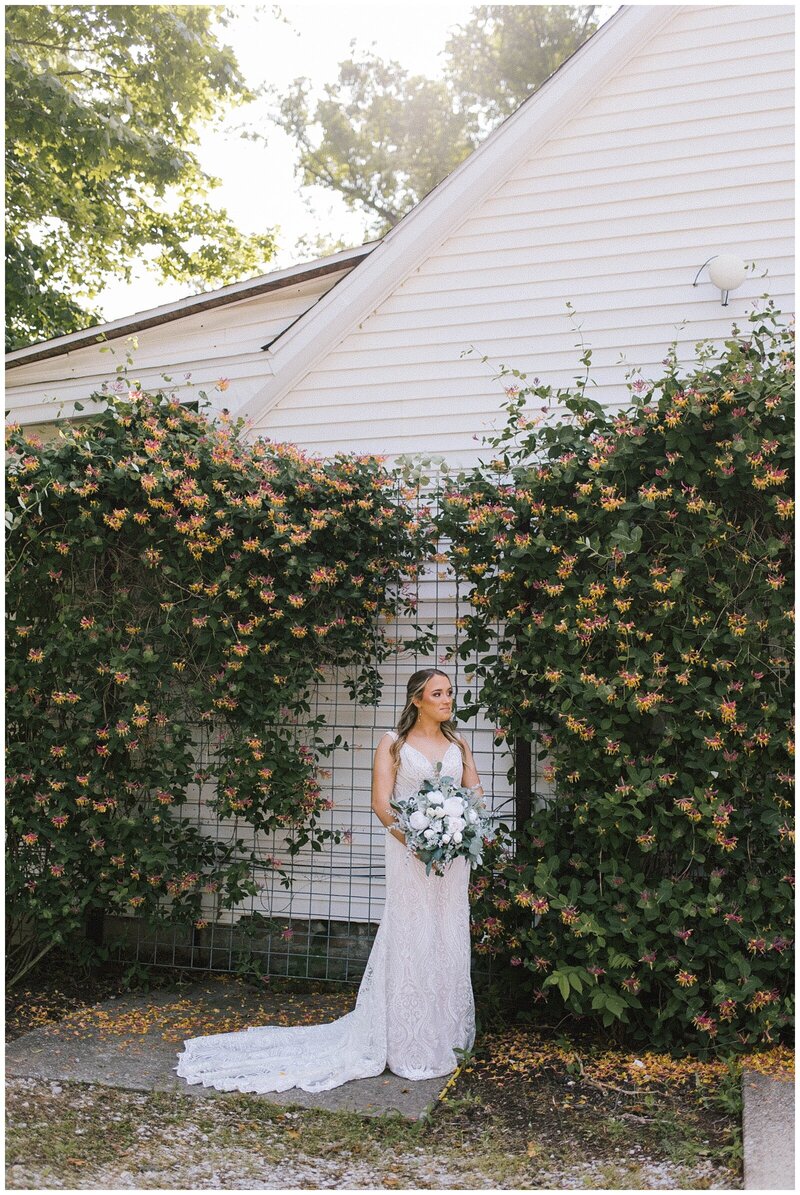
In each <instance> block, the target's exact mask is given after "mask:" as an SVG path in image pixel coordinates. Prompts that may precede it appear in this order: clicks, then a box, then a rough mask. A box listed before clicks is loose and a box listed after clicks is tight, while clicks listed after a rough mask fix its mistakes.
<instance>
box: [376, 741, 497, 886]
mask: <svg viewBox="0 0 800 1195" xmlns="http://www.w3.org/2000/svg"><path fill="white" fill-rule="evenodd" d="M440 769H441V764H437V765H436V773H437V775H436V779H435V780H424V781H423V782H422V787H421V788H420V790H419V792H418V793H416V795H415V796H413V797H405V798H404V799H403V800H401V801H390V802H389V803H390V805H391V807H392V808H393V809H394V810H395V812H396V814H397V824H398V826H399V828H400V829H401V830H402V831H403V833H404V834H405V836H406V843H407V845H408V849H409V850H410V851H414V852H415V853H416V854H417V855H418V856H419V858H420V859H421V860H422V862H423V863H424V864H425V873H426V875H430V873H431V869H432V868H433V869H434V870H435V872H436V874H437V875H442V873H443V871H444V865H445V863H448V862H449V861H450V860H451V859H457V858H459V857H463V858H465V859H468V860H469V862H470V866H471V867H477V866H478V865H479V864H480V863H481V862H482V861H483V857H482V855H481V851H482V849H483V843H484V840H485V839H486V838H487V837H489V821H488V818H486V816H485V810H486V803H485V801H484V800H483V798H482V797H477V796H476V795H475V793H474V792H473V791H472V789H471V788H462V787H460V786H459V785H457V784H456V783H455V781H454V780H453V778H452V776H441V775H439V771H440Z"/></svg>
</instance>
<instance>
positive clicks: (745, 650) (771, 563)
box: [439, 304, 794, 1050]
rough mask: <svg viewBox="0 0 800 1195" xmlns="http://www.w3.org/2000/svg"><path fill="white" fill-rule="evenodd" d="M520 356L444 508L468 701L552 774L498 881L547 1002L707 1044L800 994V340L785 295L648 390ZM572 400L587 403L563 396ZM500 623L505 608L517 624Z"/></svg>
mask: <svg viewBox="0 0 800 1195" xmlns="http://www.w3.org/2000/svg"><path fill="white" fill-rule="evenodd" d="M583 363H584V365H585V366H586V372H585V374H584V376H583V378H582V379H581V380H580V381H579V382H578V383H577V384H576V386H575V387H573V388H571V389H565V390H558V391H554V390H553V389H552V388H551V387H550V386H548V385H544V384H541V383H538V381H535V382H533V383H532V384H529V383H528V382H527V379H526V377H525V375H524V374H522V373H520V372H519V371H515V370H508V369H503V370H502V371H501V375H500V376H501V377H502V378H503V380H504V383H505V384H506V386H507V391H506V393H507V401H506V403H505V404H504V405H505V409H506V411H507V416H508V420H507V425H506V427H505V428H504V429H503V430H502V431H501V432H499V433H498V434H497V435H495V436H494V437H492V438H491V439H489V440H488V443H489V446H490V448H491V450H492V451H493V453H494V456H493V458H492V459H491V460H490V461H488V462H486V463H482V464H481V465H479V466H478V467H476V468H475V469H474V470H471V471H469V472H465V473H462V474H460V475H459V476H458V478H457V482H456V484H455V485H453V486H451V487H450V489H449V491H448V492H447V493H446V494H445V496H444V499H443V502H442V515H441V518H440V520H439V528H440V532H441V533H443V534H444V535H446V536H447V537H448V538H449V539H450V540H451V541H452V546H451V548H450V560H451V564H452V567H453V569H454V570H455V572H456V574H457V576H458V578H459V581H460V582H461V583H462V585H464V586H465V587H466V588H468V590H469V592H468V595H467V599H466V600H467V603H468V604H469V605H470V606H471V612H470V613H467V614H466V615H465V616H464V617H463V618H462V619H461V629H462V634H463V638H462V640H461V648H460V650H461V654H462V655H463V657H464V658H465V659H467V658H469V657H470V656H472V655H473V653H476V652H477V653H478V663H477V666H476V667H475V670H474V677H473V680H474V685H473V687H472V688H471V691H470V692H469V693H467V698H466V705H465V707H464V708H463V710H462V715H463V716H464V717H467V718H468V717H471V716H473V715H474V714H475V712H477V710H478V708H480V707H483V708H485V709H486V710H488V712H489V714H490V716H491V717H492V718H493V719H494V720H495V725H496V726H497V733H498V735H499V736H500V737H501V738H502V737H507V738H508V739H509V740H511V739H517V738H522V739H526V740H529V741H532V742H533V744H534V750H535V752H536V754H537V758H538V760H539V761H540V762H541V765H542V769H543V770H542V777H543V779H544V780H545V782H546V785H545V787H546V788H547V789H549V791H550V794H551V795H550V796H549V798H548V799H547V800H543V801H540V802H539V808H537V809H536V811H535V812H534V814H533V816H532V818H531V820H530V823H529V824H528V825H526V826H523V827H520V828H519V830H518V833H517V841H516V845H515V849H514V854H513V857H511V856H510V853H509V851H508V850H506V851H505V852H503V851H501V850H500V849H499V848H498V850H497V851H496V852H495V859H494V869H495V873H494V877H493V878H492V879H491V880H490V879H489V876H488V874H487V875H484V876H483V877H478V878H477V879H476V881H475V882H474V883H473V887H472V896H473V899H474V901H475V907H474V910H473V931H474V934H475V949H476V950H477V951H478V952H479V953H490V954H497V955H499V956H501V957H503V958H505V959H506V960H507V962H508V963H509V964H510V966H511V967H512V968H513V969H514V971H513V973H514V974H515V975H517V976H518V977H520V979H521V982H522V986H523V992H524V998H525V999H527V1000H528V1001H529V1002H530V1004H531V1006H532V1007H535V1006H536V1005H537V1004H543V1003H545V1002H551V1001H552V1000H553V998H556V1000H558V1001H559V1003H560V1002H561V1001H563V1002H564V1003H565V1004H566V1006H567V1008H568V1009H569V1010H571V1011H573V1012H575V1013H582V1014H590V1015H593V1016H597V1017H598V1018H600V1019H601V1020H602V1021H603V1023H604V1024H605V1025H607V1026H610V1025H612V1024H614V1023H615V1022H617V1021H619V1022H624V1023H626V1025H627V1027H628V1032H634V1033H639V1034H640V1035H641V1036H642V1038H643V1039H644V1038H647V1039H648V1040H650V1041H651V1042H653V1043H669V1044H672V1045H675V1044H679V1043H684V1044H686V1043H688V1044H689V1045H690V1047H691V1048H692V1049H697V1050H702V1049H711V1048H720V1047H721V1048H728V1047H730V1046H740V1047H743V1046H748V1045H753V1044H754V1043H761V1042H770V1041H775V1040H778V1039H779V1038H780V1037H781V1034H782V1033H783V1032H784V1031H785V1030H786V1027H787V1025H788V1023H789V1017H790V1014H791V992H792V984H791V976H792V965H791V955H792V947H793V921H792V909H793V890H794V874H793V842H794V828H793V820H792V785H793V783H794V769H793V758H794V741H793V727H794V722H793V712H792V693H793V686H792V675H793V674H792V658H793V619H794V612H793V607H792V592H793V571H792V570H793V534H792V532H793V522H792V520H793V516H794V501H793V497H792V494H793V485H792V462H793V457H794V422H793V421H794V403H793V386H794V348H793V339H792V334H791V330H790V328H789V327H787V326H786V323H785V322H784V321H782V320H781V317H780V313H778V312H776V311H775V310H774V308H773V306H772V305H771V304H767V305H766V306H765V310H763V311H759V312H753V314H752V315H751V316H750V317H749V319H748V326H747V327H746V328H744V329H740V328H736V327H734V329H733V330H732V333H731V337H730V338H729V339H728V340H727V341H726V342H725V343H724V345H723V346H721V347H716V348H715V346H714V345H712V344H710V343H703V344H700V345H698V346H697V355H696V359H695V361H694V363H693V364H691V365H690V366H688V367H681V366H680V365H679V362H678V359H677V356H676V352H675V349H674V347H673V348H672V349H671V350H670V351H669V353H668V355H667V358H666V361H665V369H664V373H663V376H661V377H659V378H656V379H652V380H648V379H646V378H643V377H641V376H634V375H631V377H630V378H629V388H630V395H629V396H628V401H627V405H626V407H625V409H622V410H618V411H616V412H612V411H610V410H607V409H606V408H604V407H602V406H601V405H600V404H598V403H597V402H595V401H593V400H591V399H590V398H589V397H588V386H589V384H590V380H591V353H590V352H589V351H587V352H586V353H585V354H584V357H583ZM556 408H561V409H562V411H563V417H562V418H560V419H558V420H556V419H554V417H553V416H554V410H555V409H556ZM497 625H499V628H500V629H499V630H495V627H496V626H497Z"/></svg>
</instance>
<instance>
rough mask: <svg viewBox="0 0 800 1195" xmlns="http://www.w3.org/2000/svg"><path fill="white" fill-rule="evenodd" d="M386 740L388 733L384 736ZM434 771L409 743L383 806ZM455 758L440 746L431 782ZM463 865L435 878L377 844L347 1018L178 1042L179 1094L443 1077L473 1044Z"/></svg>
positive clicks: (457, 770)
mask: <svg viewBox="0 0 800 1195" xmlns="http://www.w3.org/2000/svg"><path fill="white" fill-rule="evenodd" d="M388 733H389V734H391V735H392V736H393V737H396V735H395V732H394V731H389V732H388ZM434 770H435V765H434V764H432V763H431V762H430V761H429V760H428V759H427V758H426V756H424V755H422V754H421V753H420V752H419V751H417V750H416V748H414V747H412V746H411V744H409V743H404V744H403V746H402V747H401V749H400V766H399V767H398V769H397V774H396V777H395V784H394V792H393V796H394V799H395V800H397V799H399V798H401V797H404V796H409V795H411V794H412V793H415V792H417V791H418V789H419V787H420V785H421V783H422V781H423V780H424V779H426V778H428V779H430V778H431V777H432V776H433V774H434ZM462 770H463V764H462V758H461V751H460V750H459V748H458V746H457V745H456V744H454V743H453V744H451V745H450V747H448V749H447V751H446V752H445V755H444V762H443V764H442V773H443V774H444V775H449V776H452V777H453V779H454V780H455V781H456V783H457V784H460V782H461V774H462ZM469 870H470V869H469V864H468V863H467V861H466V859H454V860H452V861H451V862H450V863H448V864H447V865H446V867H445V870H444V875H442V876H435V875H430V876H426V874H425V866H424V864H423V863H421V862H420V860H419V859H417V858H416V856H414V855H411V854H409V853H408V852H407V851H406V848H405V847H404V846H403V844H402V843H400V842H398V840H397V839H396V838H394V837H393V836H392V835H391V834H388V833H387V835H386V903H385V907H384V912H383V917H382V919H381V923H380V925H379V927H378V932H377V934H376V937H375V941H374V942H373V945H372V950H371V952H370V956H369V959H368V961H367V965H366V968H365V970H364V975H363V977H362V980H361V984H360V986H359V989H358V996H357V998H356V1006H355V1008H354V1009H353V1011H352V1012H349V1013H347V1015H346V1016H343V1017H339V1018H338V1020H335V1021H330V1022H326V1023H325V1024H322V1025H299V1026H291V1027H286V1026H282V1025H280V1026H279V1025H263V1026H251V1027H250V1028H249V1029H245V1030H242V1031H240V1032H235V1033H217V1034H212V1035H210V1036H208V1037H192V1038H188V1039H187V1040H186V1041H184V1043H183V1044H184V1046H185V1051H184V1053H183V1054H179V1055H178V1065H177V1067H175V1068H174V1069H175V1070H176V1071H177V1074H178V1075H179V1076H180V1077H181V1078H184V1079H186V1081H187V1082H188V1083H202V1084H203V1086H204V1087H215V1088H217V1089H218V1090H220V1091H245V1092H266V1091H287V1090H288V1089H289V1088H291V1087H299V1088H301V1089H302V1090H303V1091H327V1090H329V1089H330V1088H332V1087H339V1086H340V1085H341V1084H342V1083H347V1082H349V1081H350V1080H351V1079H365V1078H368V1077H370V1076H373V1075H379V1074H381V1073H382V1072H383V1070H384V1069H385V1067H386V1066H387V1065H388V1067H389V1069H390V1070H392V1071H393V1072H394V1073H395V1074H396V1075H401V1076H402V1077H403V1078H406V1079H432V1078H437V1077H439V1076H441V1075H447V1074H450V1072H451V1071H453V1070H454V1069H455V1067H456V1064H457V1060H456V1057H455V1055H454V1054H453V1048H454V1047H455V1048H458V1049H470V1048H471V1047H472V1045H473V1043H474V1041H475V1005H474V1000H473V995H472V984H471V980H470V933H469V902H468V892H467V886H468V883H469Z"/></svg>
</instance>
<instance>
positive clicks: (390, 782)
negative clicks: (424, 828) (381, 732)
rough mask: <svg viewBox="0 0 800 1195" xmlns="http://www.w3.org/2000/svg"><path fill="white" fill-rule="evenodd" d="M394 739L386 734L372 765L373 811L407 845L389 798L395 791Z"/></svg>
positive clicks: (398, 839)
mask: <svg viewBox="0 0 800 1195" xmlns="http://www.w3.org/2000/svg"><path fill="white" fill-rule="evenodd" d="M391 746H392V740H391V738H390V737H389V736H388V735H385V736H384V737H383V738H382V739H381V741H380V742H379V743H378V746H377V749H376V751H375V762H374V763H373V765H372V812H373V813H375V814H377V817H378V820H379V821H380V823H381V825H383V826H386V828H387V830H388V829H390V827H391V833H392V835H393V836H394V837H395V838H396V839H397V841H398V842H402V843H403V845H404V846H405V841H406V836H405V834H404V833H403V831H402V830H400V829H399V828H398V827H397V826H396V825H395V824H394V823H395V821H396V819H395V816H394V810H393V809H392V807H391V805H390V804H389V799H390V797H391V795H392V792H393V791H394V777H395V772H396V771H397V766H396V764H395V762H394V760H393V759H392V755H391Z"/></svg>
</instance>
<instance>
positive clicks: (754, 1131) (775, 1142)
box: [742, 1070, 794, 1191]
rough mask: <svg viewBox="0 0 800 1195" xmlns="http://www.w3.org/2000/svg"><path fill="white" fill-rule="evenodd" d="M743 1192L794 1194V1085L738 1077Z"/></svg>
mask: <svg viewBox="0 0 800 1195" xmlns="http://www.w3.org/2000/svg"><path fill="white" fill-rule="evenodd" d="M742 1094H743V1096H744V1101H743V1111H742V1139H743V1152H744V1189H745V1191H793V1190H794V1081H793V1077H792V1076H787V1077H786V1078H785V1079H773V1078H771V1077H770V1076H768V1075H761V1074H759V1073H758V1072H757V1071H753V1070H745V1071H744V1072H743V1074H742Z"/></svg>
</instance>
